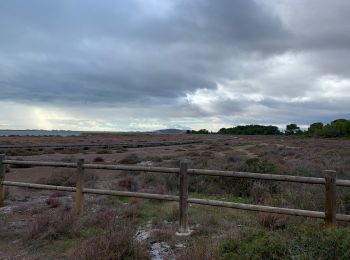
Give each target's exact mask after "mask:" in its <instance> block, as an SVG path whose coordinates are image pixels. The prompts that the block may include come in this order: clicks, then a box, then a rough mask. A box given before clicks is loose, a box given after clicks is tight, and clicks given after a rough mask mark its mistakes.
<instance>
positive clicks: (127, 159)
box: [118, 153, 141, 164]
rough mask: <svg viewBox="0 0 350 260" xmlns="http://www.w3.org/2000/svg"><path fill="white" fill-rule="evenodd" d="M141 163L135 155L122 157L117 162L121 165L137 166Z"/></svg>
mask: <svg viewBox="0 0 350 260" xmlns="http://www.w3.org/2000/svg"><path fill="white" fill-rule="evenodd" d="M139 162H141V160H140V158H139V157H138V156H137V154H134V153H132V154H129V155H127V156H126V157H124V158H123V159H121V160H119V162H118V163H121V164H137V163H139Z"/></svg>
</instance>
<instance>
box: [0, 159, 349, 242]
mask: <svg viewBox="0 0 350 260" xmlns="http://www.w3.org/2000/svg"><path fill="white" fill-rule="evenodd" d="M5 164H10V165H27V166H39V167H69V168H76V169H77V177H78V178H77V185H76V187H66V186H54V185H44V184H35V183H24V182H13V181H6V180H4V175H5V167H4V166H5ZM85 169H103V170H127V171H145V172H159V173H172V174H178V175H179V177H180V178H179V180H180V196H175V195H163V194H151V193H142V192H128V191H116V190H104V189H91V188H85V187H83V178H84V170H85ZM324 173H325V178H317V177H305V176H292V175H276V174H262V173H251V172H237V171H219V170H203V169H188V166H187V163H186V162H181V163H180V167H179V168H165V167H150V166H130V165H107V164H85V163H84V160H83V159H80V160H79V161H78V162H77V163H64V162H43V161H21V160H6V159H5V157H4V155H0V181H1V183H0V204H1V205H2V204H3V202H4V188H3V186H14V187H25V188H33V189H45V190H57V191H66V192H75V208H76V213H77V214H78V215H79V214H81V212H82V210H83V204H84V202H83V201H84V200H83V194H96V195H113V196H125V197H134V198H143V199H155V200H165V201H178V202H179V208H180V216H179V223H180V227H179V232H178V234H179V235H188V234H190V231H189V229H188V211H187V208H188V203H191V204H198V205H207V206H214V207H224V208H232V209H240V210H248V211H257V212H265V213H274V214H285V215H292V216H302V217H310V218H318V219H324V220H325V226H326V227H327V228H331V227H333V226H334V225H335V223H336V220H340V221H350V215H344V214H336V212H335V210H336V207H335V201H336V187H337V186H343V187H350V180H341V179H339V180H338V179H336V173H335V172H334V171H324ZM189 174H190V175H206V176H219V177H235V178H248V179H256V180H271V181H282V182H294V183H305V184H319V185H324V186H325V202H326V203H325V204H326V206H325V212H320V211H311V210H303V209H291V208H281V207H272V206H263V205H252V204H243V203H235V202H227V201H219V200H208V199H198V198H188V177H187V176H188V175H189Z"/></svg>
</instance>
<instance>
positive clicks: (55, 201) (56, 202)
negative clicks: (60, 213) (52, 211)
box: [46, 197, 61, 208]
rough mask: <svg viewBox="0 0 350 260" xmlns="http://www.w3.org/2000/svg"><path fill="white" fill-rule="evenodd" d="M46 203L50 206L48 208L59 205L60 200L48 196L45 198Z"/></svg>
mask: <svg viewBox="0 0 350 260" xmlns="http://www.w3.org/2000/svg"><path fill="white" fill-rule="evenodd" d="M46 204H47V205H49V206H50V208H57V207H58V206H60V205H61V202H60V200H59V199H57V198H56V197H50V198H48V199H47V200H46Z"/></svg>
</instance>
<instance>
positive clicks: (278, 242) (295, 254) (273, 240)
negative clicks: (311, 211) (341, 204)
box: [220, 224, 350, 259]
mask: <svg viewBox="0 0 350 260" xmlns="http://www.w3.org/2000/svg"><path fill="white" fill-rule="evenodd" d="M349 247H350V229H348V228H339V229H337V228H336V229H333V230H330V231H327V230H325V229H324V228H323V227H321V226H316V225H310V224H309V225H308V226H299V227H298V226H295V227H291V228H288V229H285V230H283V231H282V230H280V231H265V230H255V231H252V230H247V231H246V232H245V233H243V235H242V236H241V237H240V238H236V239H232V238H230V239H226V240H224V241H223V243H222V244H221V245H220V254H221V256H223V257H224V258H225V259H349V258H350V251H349V250H348V249H349Z"/></svg>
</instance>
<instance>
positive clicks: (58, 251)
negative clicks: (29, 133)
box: [0, 134, 350, 259]
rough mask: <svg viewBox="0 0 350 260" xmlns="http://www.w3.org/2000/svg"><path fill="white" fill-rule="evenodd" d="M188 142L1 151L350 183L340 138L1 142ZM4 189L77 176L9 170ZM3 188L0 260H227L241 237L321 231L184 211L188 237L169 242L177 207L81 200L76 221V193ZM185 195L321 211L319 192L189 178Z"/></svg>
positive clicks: (256, 216) (304, 222)
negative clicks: (333, 176)
mask: <svg viewBox="0 0 350 260" xmlns="http://www.w3.org/2000/svg"><path fill="white" fill-rule="evenodd" d="M189 140H196V141H201V142H200V143H194V144H184V145H172V146H156V147H140V148H123V147H114V148H111V149H107V148H101V147H88V148H81V149H79V148H66V149H60V150H57V149H54V148H33V149H30V150H28V149H21V148H13V149H3V151H2V152H3V153H6V158H7V159H20V160H39V161H57V162H76V161H77V160H78V159H80V158H84V159H85V162H86V163H100V164H101V163H102V164H103V163H105V164H129V165H148V166H164V167H178V166H179V162H180V161H181V160H186V161H188V162H189V166H190V168H202V169H217V170H236V171H249V172H260V173H274V174H290V175H301V176H315V177H323V176H322V170H326V169H332V170H336V171H337V174H338V178H342V179H350V140H341V139H311V138H299V137H286V136H271V137H269V136H223V135H186V134H173V135H170V134H120V135H94V136H78V137H1V138H0V145H5V144H6V145H25V146H27V145H31V144H33V145H43V146H45V145H48V144H54V145H56V144H99V143H103V144H106V143H117V142H131V143H132V142H134V143H137V142H169V141H177V142H179V141H189ZM5 180H7V181H18V182H33V183H41V184H51V185H63V186H75V169H66V168H50V167H31V168H23V167H18V166H17V167H15V166H14V165H13V166H12V167H11V166H10V167H8V168H7V172H6V175H5ZM84 181H85V187H91V188H99V189H112V190H124V191H139V192H150V193H160V194H178V186H179V181H178V177H177V176H176V175H174V174H173V175H171V174H165V173H147V172H128V171H110V170H86V176H85V180H84ZM6 189H7V197H6V200H5V206H4V207H2V208H0V217H1V218H0V221H1V223H0V258H1V259H12V258H17V259H23V258H25V259H48V258H62V259H65V258H68V259H69V258H77V259H96V257H100V258H106V259H108V254H107V253H106V252H107V251H108V252H109V253H110V254H111V255H113V256H119V258H121V259H123V257H124V258H125V257H130V258H131V259H149V258H151V259H175V258H176V259H217V258H219V256H220V257H222V256H223V254H224V253H225V252H223V249H222V244H223V243H226V242H227V241H228V240H229V239H241V238H242V237H244V234H245V232H247V230H248V231H251V230H254V231H256V230H262V231H263V232H282V233H281V234H282V236H283V232H287V231H286V230H289V228H295V227H297V228H298V227H307V226H312V227H315V226H316V227H321V226H322V221H318V220H317V221H316V220H312V219H311V220H310V219H306V218H302V217H290V216H283V215H276V214H262V213H252V212H246V211H240V210H233V209H223V208H213V207H208V206H198V205H190V208H189V223H190V229H191V230H192V231H193V233H192V234H191V236H189V237H178V236H175V232H176V230H177V228H178V222H177V219H178V205H177V204H178V203H176V202H159V201H150V200H142V199H129V198H121V197H112V196H96V195H85V200H86V201H85V202H86V203H85V209H84V214H83V215H82V216H81V217H79V218H78V217H76V216H75V215H74V213H73V210H72V206H73V201H72V200H73V196H74V194H71V193H65V192H52V191H41V190H30V189H21V188H15V187H7V188H6ZM189 192H190V194H189V196H190V197H196V198H208V199H220V200H225V201H232V202H242V203H251V204H261V205H271V206H272V205H273V206H281V207H288V208H300V209H309V210H318V211H323V209H324V187H322V186H320V185H306V184H293V183H279V182H272V181H253V180H242V179H237V178H223V177H206V176H191V177H190V187H189ZM337 202H338V204H337V207H338V212H339V213H343V214H349V212H350V189H346V188H340V189H339V190H338V201H337ZM339 225H341V226H347V225H348V224H347V223H339ZM288 232H289V231H288ZM289 233H290V232H289ZM278 234H280V233H278ZM107 241H109V244H108V243H107ZM225 241H226V242H225ZM237 241H238V240H237ZM107 244H108V245H107ZM111 244H112V245H113V247H112V248H111V246H110V245H111ZM93 245H95V246H94V250H91V247H93ZM106 248H108V250H107V249H106ZM220 248H221V249H220ZM113 250H114V251H113ZM220 250H221V251H220ZM111 251H112V252H111ZM255 253H256V252H255ZM103 254H106V255H103ZM233 256H234V255H233ZM187 257H189V258H187ZM205 257H206V258H205Z"/></svg>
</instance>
